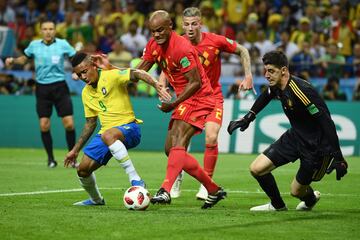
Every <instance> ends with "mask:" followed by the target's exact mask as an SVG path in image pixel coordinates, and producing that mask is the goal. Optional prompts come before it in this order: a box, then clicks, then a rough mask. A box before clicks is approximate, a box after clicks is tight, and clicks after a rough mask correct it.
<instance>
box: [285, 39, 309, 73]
mask: <svg viewBox="0 0 360 240" xmlns="http://www.w3.org/2000/svg"><path fill="white" fill-rule="evenodd" d="M313 64H314V59H313V56H312V55H311V52H310V43H309V42H306V41H305V42H303V43H302V44H301V45H300V51H299V52H297V53H295V54H294V55H293V57H292V58H291V59H290V71H291V72H293V73H294V75H298V76H299V75H303V76H304V78H305V79H309V78H310V76H313V75H314V74H313V69H314V66H313Z"/></svg>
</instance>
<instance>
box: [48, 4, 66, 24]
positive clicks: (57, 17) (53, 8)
mask: <svg viewBox="0 0 360 240" xmlns="http://www.w3.org/2000/svg"><path fill="white" fill-rule="evenodd" d="M46 17H47V19H48V20H51V21H52V22H54V23H56V24H57V23H60V22H63V21H64V20H65V15H64V13H63V12H61V11H60V9H59V0H52V1H49V3H48V5H47V11H46Z"/></svg>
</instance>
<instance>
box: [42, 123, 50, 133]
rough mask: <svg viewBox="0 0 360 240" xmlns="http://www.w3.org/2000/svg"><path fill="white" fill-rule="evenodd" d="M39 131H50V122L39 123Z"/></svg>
mask: <svg viewBox="0 0 360 240" xmlns="http://www.w3.org/2000/svg"><path fill="white" fill-rule="evenodd" d="M40 130H41V131H42V132H48V131H49V130H50V122H40Z"/></svg>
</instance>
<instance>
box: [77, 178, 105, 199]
mask: <svg viewBox="0 0 360 240" xmlns="http://www.w3.org/2000/svg"><path fill="white" fill-rule="evenodd" d="M79 180H80V184H81V186H82V187H83V188H84V189H85V191H86V192H87V193H88V194H89V196H90V198H91V200H93V201H94V202H96V203H100V202H101V200H102V199H103V197H102V196H101V194H100V191H99V188H98V186H97V185H96V177H95V174H94V173H91V175H90V176H89V177H79Z"/></svg>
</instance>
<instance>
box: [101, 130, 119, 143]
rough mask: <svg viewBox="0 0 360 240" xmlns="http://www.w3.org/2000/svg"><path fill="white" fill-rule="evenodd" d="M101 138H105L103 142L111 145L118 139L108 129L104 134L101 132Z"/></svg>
mask: <svg viewBox="0 0 360 240" xmlns="http://www.w3.org/2000/svg"><path fill="white" fill-rule="evenodd" d="M101 140H103V142H104V143H105V144H106V145H108V146H109V145H111V144H113V143H114V142H115V141H116V140H117V139H116V137H115V136H114V135H113V134H111V133H110V132H107V131H106V132H104V133H103V134H101Z"/></svg>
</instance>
